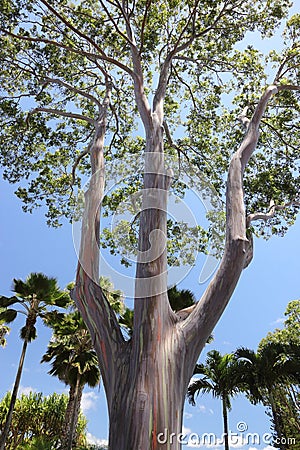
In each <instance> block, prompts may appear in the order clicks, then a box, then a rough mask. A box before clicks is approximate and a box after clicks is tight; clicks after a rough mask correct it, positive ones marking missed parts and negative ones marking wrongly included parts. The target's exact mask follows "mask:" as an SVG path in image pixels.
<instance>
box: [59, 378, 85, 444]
mask: <svg viewBox="0 0 300 450" xmlns="http://www.w3.org/2000/svg"><path fill="white" fill-rule="evenodd" d="M82 391H83V386H81V385H80V377H78V379H77V382H76V385H75V386H70V389H69V400H68V405H67V409H66V413H65V419H64V424H63V429H62V434H61V449H62V450H71V449H72V445H74V440H75V438H76V427H77V423H78V416H79V411H80V403H81V397H82Z"/></svg>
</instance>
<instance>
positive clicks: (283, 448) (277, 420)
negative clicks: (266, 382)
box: [268, 389, 286, 450]
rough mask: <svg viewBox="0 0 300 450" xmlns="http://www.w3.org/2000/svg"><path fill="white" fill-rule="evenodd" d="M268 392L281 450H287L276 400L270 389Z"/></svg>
mask: <svg viewBox="0 0 300 450" xmlns="http://www.w3.org/2000/svg"><path fill="white" fill-rule="evenodd" d="M268 391H269V400H270V405H271V411H272V416H273V422H274V429H275V432H276V434H277V438H278V439H279V446H280V447H279V448H280V450H286V445H285V444H284V442H285V439H284V436H283V434H282V432H281V424H280V418H279V415H278V413H277V407H276V402H275V399H274V396H273V392H272V389H269V390H268Z"/></svg>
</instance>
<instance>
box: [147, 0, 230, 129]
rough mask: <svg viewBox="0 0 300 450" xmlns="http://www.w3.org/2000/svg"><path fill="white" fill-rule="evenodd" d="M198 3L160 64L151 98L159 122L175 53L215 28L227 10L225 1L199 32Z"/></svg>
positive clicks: (161, 118) (197, 2)
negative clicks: (196, 27) (196, 21)
mask: <svg viewBox="0 0 300 450" xmlns="http://www.w3.org/2000/svg"><path fill="white" fill-rule="evenodd" d="M199 3H200V2H199V1H196V2H195V4H194V6H193V9H192V12H191V13H190V15H189V17H188V19H187V21H186V24H185V26H184V27H183V29H182V31H181V33H180V35H179V37H178V39H177V41H176V43H175V45H174V47H173V49H172V50H171V51H170V52H169V53H168V54H167V56H166V58H165V61H164V63H163V64H162V66H161V70H160V75H159V80H158V84H157V89H156V93H155V95H154V98H153V111H155V112H156V113H157V115H158V117H159V120H160V121H161V123H162V122H163V102H164V98H165V94H166V89H167V84H168V76H169V71H170V68H171V63H172V60H173V58H174V57H175V56H176V55H178V54H179V53H181V52H183V51H184V50H186V49H187V48H188V47H189V46H190V45H191V44H192V43H193V42H194V40H195V39H197V38H199V37H201V36H204V35H205V34H207V33H208V32H209V31H211V30H213V29H214V28H215V26H216V25H217V23H218V22H219V21H220V20H221V18H222V17H223V15H224V14H225V13H226V12H227V9H226V8H227V4H226V2H225V3H224V5H223V7H222V9H221V11H220V12H219V14H218V15H217V17H216V18H215V20H214V21H213V23H212V24H211V25H210V26H209V27H207V28H205V29H204V30H202V31H201V32H199V33H197V32H196V30H195V20H196V15H197V8H198V6H199ZM191 21H193V26H192V29H193V30H192V33H191V34H190V36H189V37H188V39H187V40H186V42H183V43H182V39H183V36H184V34H185V33H186V31H187V29H188V27H189V26H190V23H191Z"/></svg>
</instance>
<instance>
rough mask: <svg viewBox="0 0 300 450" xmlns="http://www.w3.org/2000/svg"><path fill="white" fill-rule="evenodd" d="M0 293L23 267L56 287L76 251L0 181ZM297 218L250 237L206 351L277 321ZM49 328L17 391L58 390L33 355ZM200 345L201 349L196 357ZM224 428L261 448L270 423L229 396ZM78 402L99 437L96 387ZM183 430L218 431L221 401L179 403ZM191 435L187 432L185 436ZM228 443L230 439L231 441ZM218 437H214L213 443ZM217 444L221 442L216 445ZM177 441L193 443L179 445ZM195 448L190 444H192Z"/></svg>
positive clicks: (0, 381) (69, 276)
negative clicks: (248, 255) (265, 235)
mask: <svg viewBox="0 0 300 450" xmlns="http://www.w3.org/2000/svg"><path fill="white" fill-rule="evenodd" d="M0 188H1V189H0V201H1V205H2V207H1V212H2V217H1V238H0V249H1V255H2V258H1V261H2V266H1V286H0V289H1V291H0V292H1V294H4V295H10V293H11V292H10V289H11V282H12V279H13V278H14V277H16V278H25V277H26V276H27V275H28V274H29V273H30V272H33V271H37V272H43V273H45V274H47V275H48V276H55V277H57V278H58V281H59V284H60V286H61V287H64V286H65V285H66V284H67V283H68V282H69V281H72V280H73V279H74V276H75V270H76V254H75V251H74V248H73V241H72V230H71V226H70V225H68V224H67V225H65V226H64V227H62V228H61V229H58V230H53V229H50V228H48V227H47V226H46V225H45V221H44V217H43V214H42V211H36V212H34V213H33V214H32V215H31V214H25V213H23V212H22V210H21V204H20V202H19V200H18V199H16V198H15V197H14V196H13V187H12V186H9V185H8V184H7V183H5V182H3V181H1V183H0ZM299 236H300V223H298V224H296V225H295V226H293V227H292V228H291V229H290V230H289V232H288V234H287V235H286V237H285V238H278V237H274V238H272V239H271V240H269V241H263V240H256V242H255V256H254V260H253V262H252V264H251V265H250V266H249V267H248V268H247V269H246V270H245V271H244V272H243V274H242V277H241V280H240V282H239V284H238V287H237V289H236V291H235V293H234V295H233V297H232V299H231V302H230V304H229V305H228V307H227V309H226V310H225V312H224V314H223V316H222V318H221V320H220V322H219V323H218V325H217V326H216V328H215V331H214V337H215V339H214V342H213V343H212V344H210V345H209V346H207V349H206V351H207V350H210V349H217V350H219V351H220V352H222V353H227V352H231V351H233V350H235V349H236V347H238V346H240V345H243V346H247V347H250V348H253V349H255V348H256V347H257V344H258V343H259V341H260V340H261V338H263V337H264V336H265V335H266V333H267V332H268V331H271V330H273V329H274V328H275V327H278V326H280V325H281V322H282V318H283V313H284V310H285V308H286V305H287V303H288V302H289V301H290V300H294V299H298V298H300V286H299V254H300V239H299ZM198 279H199V268H195V269H193V270H192V271H191V272H190V274H189V275H188V277H187V278H186V279H185V280H184V281H183V282H182V285H181V287H184V288H189V289H192V290H193V292H195V294H196V296H197V298H199V297H200V296H201V293H202V292H203V290H204V287H205V286H204V285H200V284H199V282H198ZM23 320H24V319H23V317H22V316H20V318H19V319H18V320H17V321H16V323H15V324H14V325H13V326H12V330H11V333H10V335H9V336H8V343H7V347H6V348H5V349H0V365H1V372H0V373H1V375H0V395H1V396H2V395H3V394H4V393H5V392H6V391H7V390H9V389H11V387H12V384H13V381H14V377H15V372H16V368H17V364H18V359H19V354H20V351H21V342H20V340H19V329H20V327H21V326H22V324H23ZM49 338H50V330H48V329H47V328H46V327H45V326H43V325H42V323H41V322H40V323H39V324H38V339H37V340H36V341H34V342H33V343H31V344H30V345H29V347H28V353H27V356H26V360H25V370H24V373H23V376H22V380H21V391H22V392H28V391H29V390H35V391H38V392H43V393H44V394H45V395H47V394H50V393H51V392H54V391H56V392H66V387H65V386H64V384H63V383H60V382H59V381H58V380H56V379H55V378H53V377H51V376H49V375H48V374H47V370H49V366H48V365H47V364H43V365H40V364H39V361H40V359H41V356H42V355H43V353H44V352H45V350H46V346H47V343H48V340H49ZM204 355H205V352H204V353H203V354H202V356H201V360H202V361H203V360H204ZM232 406H233V407H232V411H231V413H230V417H229V419H230V429H231V431H232V433H236V432H237V431H238V430H237V427H241V423H243V424H247V428H248V431H247V432H245V433H244V434H243V433H239V434H238V436H233V438H234V439H237V445H233V448H241V449H244V450H246V449H247V450H249V449H251V450H252V449H254V448H256V449H268V450H269V447H268V445H267V443H266V442H263V435H264V433H269V431H270V426H269V420H268V417H267V416H266V415H265V412H264V409H263V408H262V407H260V406H252V405H250V404H249V402H248V401H247V400H245V399H244V398H243V397H238V398H236V399H234V400H233V402H232ZM83 409H84V412H85V413H86V415H87V417H88V420H89V423H88V430H89V433H90V434H91V435H92V436H94V437H95V438H97V439H98V440H99V441H101V440H102V439H103V440H105V439H107V428H108V425H107V412H106V403H105V398H104V393H103V387H102V386H100V388H99V389H98V388H97V389H94V390H91V389H86V390H85V392H84V397H83ZM184 427H185V428H184V430H185V431H186V432H187V433H188V435H189V434H190V433H197V435H199V436H200V437H201V436H202V434H203V433H215V434H216V436H217V437H218V438H219V437H220V436H221V434H222V417H221V404H220V402H219V401H218V400H216V399H212V398H210V396H207V395H205V396H199V397H198V401H197V405H196V406H195V407H192V406H191V405H186V408H185V416H184ZM247 433H250V434H251V433H258V434H259V436H260V439H261V444H260V445H257V444H255V445H252V444H251V442H252V441H251V439H252V435H250V436H249V437H248V442H249V444H250V445H243V438H244V441H245V440H246V441H247V436H246V434H247ZM193 436H194V435H192V437H193ZM234 442H235V441H234ZM216 444H218V442H216ZM219 447H220V448H221V447H222V446H221V444H220V445H219V446H217V447H216V448H219ZM183 448H193V447H189V446H188V445H184V446H183ZM194 448H195V447H194Z"/></svg>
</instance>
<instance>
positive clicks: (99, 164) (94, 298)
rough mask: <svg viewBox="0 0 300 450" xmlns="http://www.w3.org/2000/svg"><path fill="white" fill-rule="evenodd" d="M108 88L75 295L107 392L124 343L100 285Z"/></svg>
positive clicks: (92, 149)
mask: <svg viewBox="0 0 300 450" xmlns="http://www.w3.org/2000/svg"><path fill="white" fill-rule="evenodd" d="M106 88H107V89H106V95H105V98H104V100H103V103H102V108H101V111H100V116H99V119H98V120H97V121H96V123H95V134H94V137H93V141H92V143H91V144H90V146H89V153H90V161H91V168H92V176H91V179H90V181H89V187H88V190H87V192H86V193H85V204H84V213H83V218H82V226H81V241H80V250H79V261H78V269H77V275H76V284H75V288H74V289H73V292H72V297H73V298H74V300H75V301H76V304H77V306H78V308H79V310H80V312H81V314H82V316H83V318H84V320H85V322H86V324H87V326H88V328H89V330H90V333H91V336H92V339H93V341H94V347H95V350H96V352H97V355H98V357H99V361H100V366H101V373H102V377H103V382H104V384H105V387H106V389H107V392H110V391H109V390H108V387H109V385H110V386H111V383H112V382H114V380H112V379H111V377H112V376H114V375H113V374H115V373H116V370H115V364H116V360H117V357H116V355H117V353H118V351H119V349H120V346H121V345H122V344H124V338H123V336H122V333H121V329H120V326H119V324H118V322H117V319H116V316H115V313H114V312H113V310H112V308H111V306H110V304H109V302H108V300H107V298H106V296H105V295H104V293H103V291H102V289H101V287H100V286H99V238H100V210H101V202H102V199H103V195H104V187H105V163H104V138H105V132H106V116H107V109H108V106H109V104H110V96H111V83H109V82H108V83H107V86H106ZM80 156H82V155H80ZM113 385H114V384H113ZM108 400H109V399H108Z"/></svg>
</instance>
